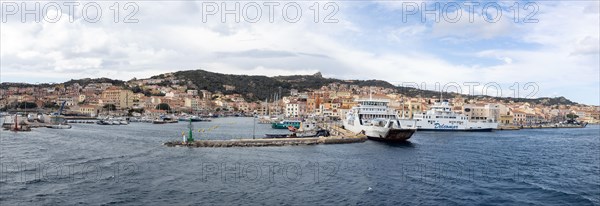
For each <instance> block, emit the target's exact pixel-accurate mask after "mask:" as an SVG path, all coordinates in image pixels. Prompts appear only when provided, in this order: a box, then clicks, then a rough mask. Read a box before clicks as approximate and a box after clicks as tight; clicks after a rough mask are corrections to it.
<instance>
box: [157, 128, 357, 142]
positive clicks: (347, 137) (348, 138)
mask: <svg viewBox="0 0 600 206" xmlns="http://www.w3.org/2000/svg"><path fill="white" fill-rule="evenodd" d="M329 128H330V129H331V132H332V134H335V135H336V136H330V137H307V138H259V139H231V140H196V141H194V142H182V141H171V142H166V143H163V145H165V146H168V147H269V146H298V145H318V144H348V143H359V142H365V141H367V137H366V136H365V135H356V134H351V132H349V131H347V130H344V129H341V128H339V127H337V126H331V127H329Z"/></svg>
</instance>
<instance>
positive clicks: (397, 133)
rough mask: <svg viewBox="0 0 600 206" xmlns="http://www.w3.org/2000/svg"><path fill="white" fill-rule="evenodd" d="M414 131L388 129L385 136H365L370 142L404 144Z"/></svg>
mask: <svg viewBox="0 0 600 206" xmlns="http://www.w3.org/2000/svg"><path fill="white" fill-rule="evenodd" d="M415 131H416V130H415V129H390V130H389V131H388V133H387V135H386V136H383V135H379V136H374V135H371V136H369V135H367V137H368V138H369V139H370V140H375V141H383V142H404V141H406V140H408V139H410V137H412V135H413V134H414V133H415Z"/></svg>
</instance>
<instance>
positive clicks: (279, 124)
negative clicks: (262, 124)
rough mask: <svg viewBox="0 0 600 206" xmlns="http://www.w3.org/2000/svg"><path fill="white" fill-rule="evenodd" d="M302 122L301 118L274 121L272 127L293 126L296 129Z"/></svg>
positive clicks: (286, 127) (285, 127)
mask: <svg viewBox="0 0 600 206" xmlns="http://www.w3.org/2000/svg"><path fill="white" fill-rule="evenodd" d="M301 124H302V122H301V121H300V120H283V121H280V122H273V123H272V124H271V128H273V129H289V127H293V128H296V129H299V128H300V125H301Z"/></svg>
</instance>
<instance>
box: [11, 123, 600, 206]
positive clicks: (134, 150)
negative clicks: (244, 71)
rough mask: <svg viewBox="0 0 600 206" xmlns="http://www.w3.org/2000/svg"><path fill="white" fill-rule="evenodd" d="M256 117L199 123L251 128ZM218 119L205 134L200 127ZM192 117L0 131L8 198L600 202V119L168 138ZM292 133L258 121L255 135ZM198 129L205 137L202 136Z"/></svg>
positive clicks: (226, 129)
mask: <svg viewBox="0 0 600 206" xmlns="http://www.w3.org/2000/svg"><path fill="white" fill-rule="evenodd" d="M252 122H253V121H252V118H219V119H214V121H213V122H210V123H204V122H199V123H194V128H195V129H194V130H195V133H194V135H196V138H200V139H231V138H241V137H246V138H247V137H250V138H251V137H252V134H253V127H252V125H253V124H252ZM216 125H218V127H217V128H216V129H214V130H211V131H209V132H205V133H203V134H200V133H199V132H198V130H199V129H203V128H204V129H205V131H208V128H211V127H214V126H216ZM182 131H187V124H185V123H178V124H165V125H153V124H147V123H131V124H130V125H127V126H102V125H95V124H94V125H85V124H74V125H73V128H72V129H70V130H56V129H46V128H38V129H34V130H33V131H32V132H20V133H14V132H9V131H2V132H1V133H0V135H1V137H0V152H1V153H0V166H1V167H0V172H1V173H0V204H2V205H43V204H47V205H72V204H84V205H89V204H91V205H104V204H109V205H110V204H116V205H167V204H174V205H188V204H204V205H207V204H208V205H232V204H252V205H255V204H269V205H271V204H289V205H315V204H321V205H322V204H328V205H330V204H336V205H339V204H343V205H348V204H350V205H416V204H417V205H465V204H467V205H472V204H491V205H525V204H533V205H549V204H554V205H568V204H571V205H599V204H600V127H598V126H597V125H593V126H588V127H587V128H584V129H536V130H520V131H496V132H490V133H466V132H454V133H451V132H444V133H435V132H417V133H415V135H414V136H413V137H412V138H411V139H410V143H405V144H386V143H381V142H374V141H367V142H365V143H356V144H341V145H317V146H287V147H262V148H169V147H165V146H162V145H161V144H162V143H163V142H166V141H171V140H179V139H181V132H182ZM265 133H285V130H272V129H270V125H262V124H257V125H256V136H257V137H262V136H263V135H264V134H265ZM198 135H200V136H198Z"/></svg>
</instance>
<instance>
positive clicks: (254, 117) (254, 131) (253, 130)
mask: <svg viewBox="0 0 600 206" xmlns="http://www.w3.org/2000/svg"><path fill="white" fill-rule="evenodd" d="M252 126H253V127H252V139H255V138H256V112H255V113H254V116H252Z"/></svg>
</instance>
